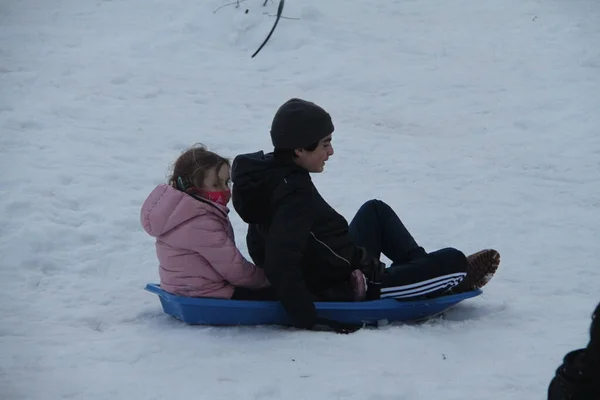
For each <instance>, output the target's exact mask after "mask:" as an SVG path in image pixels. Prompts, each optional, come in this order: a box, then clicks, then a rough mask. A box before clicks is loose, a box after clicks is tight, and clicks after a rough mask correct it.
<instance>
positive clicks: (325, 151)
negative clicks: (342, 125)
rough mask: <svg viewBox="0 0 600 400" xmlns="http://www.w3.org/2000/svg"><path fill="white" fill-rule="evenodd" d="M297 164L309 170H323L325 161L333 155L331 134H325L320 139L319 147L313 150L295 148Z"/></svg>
mask: <svg viewBox="0 0 600 400" xmlns="http://www.w3.org/2000/svg"><path fill="white" fill-rule="evenodd" d="M295 152H296V155H297V156H298V157H296V159H295V160H294V161H295V162H296V164H298V165H299V166H301V167H302V168H304V169H305V170H307V171H308V172H323V169H324V168H325V162H327V160H328V159H329V157H331V156H332V155H333V146H332V145H331V135H328V136H325V137H324V138H323V139H321V140H320V141H319V144H318V145H317V148H316V149H314V150H313V151H308V150H304V149H297V150H295Z"/></svg>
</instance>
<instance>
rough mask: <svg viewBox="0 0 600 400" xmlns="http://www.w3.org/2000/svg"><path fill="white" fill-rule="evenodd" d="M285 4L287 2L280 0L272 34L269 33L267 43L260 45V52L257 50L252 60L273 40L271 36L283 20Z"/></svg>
mask: <svg viewBox="0 0 600 400" xmlns="http://www.w3.org/2000/svg"><path fill="white" fill-rule="evenodd" d="M284 4H285V0H279V7H277V18H276V19H275V23H274V24H273V28H271V32H269V34H268V35H267V38H266V39H265V41H264V42H263V43H262V44H261V45H260V47H259V48H258V50H256V51H255V52H254V54H252V57H251V58H254V56H256V55H257V54H258V52H259V51H261V50H262V48H263V47H264V46H265V44H267V42H268V41H269V39H270V38H271V35H272V34H273V32H274V31H275V28H276V27H277V24H278V23H279V20H280V19H281V13H283V6H284Z"/></svg>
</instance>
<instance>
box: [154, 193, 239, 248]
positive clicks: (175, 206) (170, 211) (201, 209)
mask: <svg viewBox="0 0 600 400" xmlns="http://www.w3.org/2000/svg"><path fill="white" fill-rule="evenodd" d="M206 201H207V203H203V202H201V201H198V200H196V199H194V198H193V197H191V196H190V195H188V194H186V193H183V192H182V191H180V190H177V189H175V188H173V187H172V186H169V185H165V184H163V185H159V186H157V187H156V188H155V189H154V190H153V191H152V192H151V193H150V195H149V196H148V199H147V200H146V202H145V203H144V207H143V208H142V226H143V227H144V230H145V231H146V232H147V233H148V234H149V235H150V236H152V237H157V236H160V235H164V234H165V233H167V232H169V231H170V230H172V229H174V228H176V227H178V226H180V225H181V224H183V223H184V222H187V221H189V220H191V219H193V218H196V217H199V216H202V215H205V214H206V213H213V214H214V213H215V212H216V211H217V210H216V209H218V210H220V211H221V213H222V214H225V215H227V214H229V208H227V207H225V206H222V205H220V204H217V203H213V202H209V201H208V200H206ZM215 208H216V209H215Z"/></svg>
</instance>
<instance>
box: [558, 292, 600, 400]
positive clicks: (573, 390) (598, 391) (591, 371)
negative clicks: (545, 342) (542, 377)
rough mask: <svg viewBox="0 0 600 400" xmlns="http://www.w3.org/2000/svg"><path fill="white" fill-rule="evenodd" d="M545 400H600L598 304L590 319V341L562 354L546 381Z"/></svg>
mask: <svg viewBox="0 0 600 400" xmlns="http://www.w3.org/2000/svg"><path fill="white" fill-rule="evenodd" d="M548 400H600V304H598V305H597V306H596V310H595V311H594V314H593V316H592V323H591V324H590V342H589V343H588V345H587V347H586V348H583V349H578V350H575V351H571V352H569V353H568V354H567V355H565V357H564V359H563V363H562V364H561V365H560V367H558V369H557V370H556V374H555V376H554V378H553V379H552V381H551V382H550V386H549V388H548Z"/></svg>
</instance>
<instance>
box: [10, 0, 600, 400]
mask: <svg viewBox="0 0 600 400" xmlns="http://www.w3.org/2000/svg"><path fill="white" fill-rule="evenodd" d="M225 3H227V0H210V1H192V0H178V1H172V0H128V1H125V0H112V1H108V0H107V1H100V0H95V1H91V0H79V1H76V0H19V1H17V0H3V1H1V2H0V132H1V133H0V163H1V164H0V166H1V175H0V188H1V192H0V213H1V215H2V224H0V255H1V257H0V279H1V280H2V282H4V287H3V290H2V292H1V293H0V299H1V300H0V311H1V321H0V393H2V395H1V396H0V397H2V398H3V399H7V400H9V399H10V400H13V399H23V400H24V399H27V400H38V399H39V400H42V399H43V400H53V399H92V400H96V399H127V400H136V399H145V400H150V399H161V400H163V399H167V398H168V399H211V400H218V399H232V398H233V399H240V400H242V399H284V398H285V399H360V400H391V399H406V400H409V399H410V400H413V399H445V400H454V399H456V400H458V399H460V400H464V399H484V398H485V399H490V400H505V399H513V400H514V399H543V398H544V396H545V391H546V388H547V384H548V382H549V380H550V378H551V376H552V374H553V371H554V369H555V368H556V366H557V365H558V364H559V362H560V359H561V358H562V356H563V355H564V353H565V352H566V351H568V350H570V349H573V348H576V347H579V346H582V345H584V344H585V342H586V339H587V332H586V330H587V327H588V325H589V316H590V314H591V312H592V310H593V308H594V306H595V305H596V303H597V302H598V301H600V290H599V289H598V288H599V287H600V272H599V271H600V269H599V268H598V265H597V259H596V256H597V250H598V240H599V237H600V200H599V199H600V185H599V184H598V182H599V178H600V177H599V173H600V135H598V130H599V128H600V94H599V93H600V47H598V43H600V4H599V3H598V2H597V1H595V0H587V1H586V0H570V1H567V0H544V1H542V0H487V1H478V0H454V1H433V0H420V1H415V0H391V1H385V2H373V1H368V0H352V1H347V0H346V1H344V0H328V1H320V0H303V1H299V0H288V3H287V5H286V9H285V13H284V15H285V16H287V17H290V18H298V19H283V20H282V21H281V23H280V24H279V27H278V28H277V30H276V31H275V34H274V35H273V38H272V39H271V41H270V42H269V44H268V45H267V46H266V47H265V48H264V49H263V50H262V52H261V53H260V54H259V55H258V56H257V57H256V58H255V59H251V58H250V55H251V54H252V53H253V52H254V51H255V50H256V48H257V47H258V45H259V44H260V43H261V42H262V40H263V39H264V37H265V36H266V34H267V33H268V31H269V29H270V27H271V25H272V23H273V21H274V18H272V17H270V16H268V15H264V12H265V11H267V12H268V13H270V14H274V13H275V11H276V9H277V4H276V3H271V4H269V5H268V7H267V8H266V9H263V8H262V7H261V4H262V0H247V1H246V2H243V3H242V7H241V8H240V9H236V8H235V7H232V6H228V7H225V8H222V9H220V10H219V11H217V12H216V13H213V11H214V10H215V9H216V8H217V7H219V6H220V5H223V4H225ZM246 9H249V12H248V14H245V13H244V11H245V10H246ZM293 96H299V97H303V98H307V99H309V100H313V101H315V102H317V103H319V104H321V105H323V106H324V107H325V108H326V109H327V110H328V111H330V113H331V114H332V115H333V118H334V123H335V125H336V133H335V136H334V145H335V149H336V154H335V156H334V157H333V158H332V160H331V161H330V162H329V163H328V165H327V170H326V173H325V174H323V175H320V176H316V177H315V180H316V182H317V185H318V187H319V189H320V190H321V192H322V194H323V195H324V197H325V198H326V199H328V200H329V201H330V203H331V204H332V205H333V206H334V207H336V208H338V209H339V210H340V211H341V212H342V213H344V215H346V216H347V217H348V218H351V217H352V216H353V212H354V211H355V210H356V209H357V208H358V207H359V205H360V204H361V203H362V202H363V201H365V200H368V199H369V198H372V197H377V198H380V199H382V200H385V201H387V202H388V203H390V204H391V205H392V206H393V207H394V208H395V209H396V210H397V211H398V212H399V214H400V215H401V217H402V218H403V219H404V220H405V221H406V223H407V225H408V226H409V227H410V229H411V230H412V231H413V233H414V235H415V236H416V237H417V239H418V240H420V242H421V243H422V244H423V245H424V246H425V247H426V248H427V249H430V250H431V249H435V248H439V247H442V246H447V245H452V246H456V247H459V248H461V249H463V250H464V251H465V252H471V251H475V250H478V249H480V248H484V247H490V246H492V247H495V248H497V249H498V250H499V251H500V252H501V253H502V256H503V258H502V265H501V270H500V271H499V272H498V274H497V276H496V277H495V278H494V280H493V281H492V282H491V283H490V284H489V286H488V287H486V288H485V292H484V294H483V296H480V297H478V298H475V299H472V300H467V301H465V302H464V303H462V304H461V305H459V306H458V307H456V308H455V309H453V310H452V311H451V312H449V313H448V314H447V315H446V316H445V318H443V319H436V320H434V321H431V322H429V323H427V324H424V325H417V326H415V325H400V324H393V325H389V326H385V327H383V328H380V329H378V330H372V329H371V330H363V331H359V332H358V333H356V334H353V335H349V336H340V335H336V334H333V333H327V332H304V331H294V330H289V329H282V328H276V327H255V328H213V327H188V326H185V325H183V324H181V323H179V322H177V321H175V320H173V319H171V318H169V317H167V316H165V315H164V314H163V313H162V311H161V309H160V305H159V302H158V300H157V298H156V297H155V296H153V295H151V294H149V293H147V292H144V291H143V290H142V289H143V286H144V285H145V283H146V282H156V281H157V280H158V273H157V267H156V261H155V257H154V249H153V244H152V239H151V238H149V237H148V236H147V235H145V234H144V233H143V231H142V230H141V227H140V225H139V209H140V205H141V203H142V202H143V200H144V199H145V196H146V195H147V194H148V193H149V191H150V190H151V189H152V187H153V186H154V185H155V184H157V183H159V182H163V181H164V180H165V177H166V175H167V172H168V167H169V163H171V162H172V161H173V160H174V158H175V157H176V155H177V154H178V152H179V151H180V150H181V149H183V148H184V147H185V146H188V145H190V144H192V143H194V142H203V143H205V144H207V145H208V146H210V147H211V148H212V149H214V150H216V151H219V152H221V153H222V154H224V155H227V156H230V157H233V156H235V155H236V154H238V153H241V152H249V151H255V150H259V149H265V150H270V147H269V144H270V142H269V137H268V127H269V123H270V120H271V118H272V115H273V113H274V111H275V110H276V108H277V107H278V106H279V104H281V103H282V102H283V101H285V100H287V99H288V98H290V97H293ZM233 222H234V226H235V228H236V233H237V235H238V242H239V245H240V246H241V247H242V248H244V250H245V244H244V231H245V227H244V225H243V223H242V222H241V221H240V219H239V218H238V217H237V215H235V213H233Z"/></svg>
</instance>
